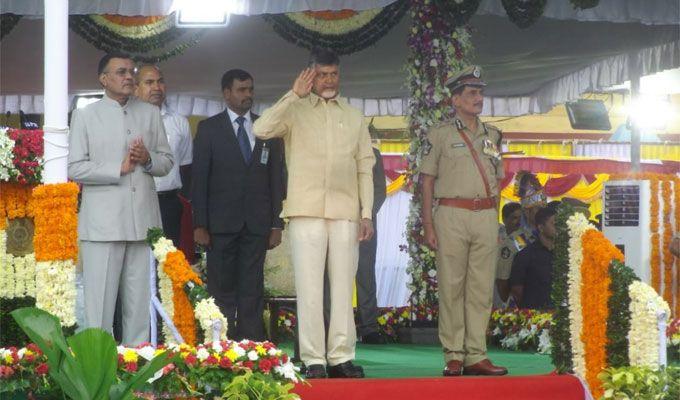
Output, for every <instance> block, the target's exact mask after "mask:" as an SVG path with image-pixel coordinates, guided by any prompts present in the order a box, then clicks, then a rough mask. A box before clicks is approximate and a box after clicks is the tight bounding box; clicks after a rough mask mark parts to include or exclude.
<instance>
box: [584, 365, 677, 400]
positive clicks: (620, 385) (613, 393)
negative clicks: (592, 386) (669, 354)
mask: <svg viewBox="0 0 680 400" xmlns="http://www.w3.org/2000/svg"><path fill="white" fill-rule="evenodd" d="M597 377H598V379H600V381H602V387H603V388H604V395H603V396H602V397H601V398H600V399H614V400H627V399H631V400H633V399H634V400H677V399H678V398H680V397H679V395H680V368H679V367H673V366H671V367H667V368H665V369H659V370H658V371H654V370H652V369H651V368H646V367H622V368H607V369H605V370H604V371H602V372H601V373H600V374H599V375H598V376H597Z"/></svg>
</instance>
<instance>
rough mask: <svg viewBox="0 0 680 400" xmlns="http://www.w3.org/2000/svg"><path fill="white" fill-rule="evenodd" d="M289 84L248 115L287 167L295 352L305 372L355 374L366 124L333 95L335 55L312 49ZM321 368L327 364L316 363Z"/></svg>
mask: <svg viewBox="0 0 680 400" xmlns="http://www.w3.org/2000/svg"><path fill="white" fill-rule="evenodd" d="M312 65H313V67H312V68H309V69H307V70H305V71H303V72H302V73H301V74H300V75H299V76H298V78H297V80H296V81H295V84H294V86H293V90H292V91H290V92H288V93H287V94H286V95H284V96H283V98H281V100H279V102H277V103H276V104H275V105H274V106H273V107H272V108H270V109H268V110H267V111H265V112H264V113H263V114H262V116H261V117H260V118H259V119H258V120H257V121H255V125H254V127H253V131H254V133H255V135H256V136H257V137H259V138H261V139H269V138H272V137H282V138H283V140H284V143H285V154H286V163H287V168H288V197H287V199H286V201H285V205H284V208H283V213H284V216H285V217H288V218H289V220H290V222H289V232H290V233H289V234H290V237H291V250H292V260H293V267H294V270H295V286H296V292H297V312H298V321H299V325H298V326H299V341H300V355H301V358H302V361H303V362H304V363H305V366H306V367H307V372H306V375H307V377H308V378H322V377H325V376H326V373H328V375H329V376H330V377H354V378H360V377H363V370H362V369H361V367H358V366H355V365H353V364H352V362H351V360H353V359H354V349H355V344H356V332H355V327H354V315H353V312H352V290H353V282H354V277H355V275H356V270H357V262H358V254H359V241H361V240H368V239H370V237H371V236H372V235H373V227H372V222H371V213H372V207H373V180H372V168H373V164H374V162H375V157H374V155H373V150H372V149H371V140H370V136H369V133H368V127H367V125H366V123H365V122H364V118H363V115H362V114H361V112H360V111H359V110H356V109H354V108H353V107H351V106H350V105H349V104H348V103H347V102H346V101H345V100H344V99H341V98H339V97H338V86H339V69H338V65H339V59H338V57H337V56H336V55H335V54H333V53H330V52H327V51H319V52H317V53H315V54H313V55H312ZM326 257H328V277H329V282H330V297H331V310H330V325H329V328H328V338H327V342H326V341H325V340H324V320H323V286H324V285H323V278H324V269H325V265H326ZM324 366H327V368H325V369H324Z"/></svg>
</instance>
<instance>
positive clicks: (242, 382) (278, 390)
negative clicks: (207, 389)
mask: <svg viewBox="0 0 680 400" xmlns="http://www.w3.org/2000/svg"><path fill="white" fill-rule="evenodd" d="M293 387H294V386H293V384H291V383H288V384H285V385H282V384H281V383H279V382H277V381H275V380H274V379H273V378H272V377H271V376H270V375H264V374H253V373H252V372H251V371H247V372H246V373H245V374H243V375H239V376H235V377H234V379H232V380H231V382H225V383H224V384H222V391H223V393H222V396H220V397H215V399H216V400H217V399H220V400H297V399H299V398H300V397H299V396H298V395H297V394H295V393H291V392H290V391H291V390H292V389H293Z"/></svg>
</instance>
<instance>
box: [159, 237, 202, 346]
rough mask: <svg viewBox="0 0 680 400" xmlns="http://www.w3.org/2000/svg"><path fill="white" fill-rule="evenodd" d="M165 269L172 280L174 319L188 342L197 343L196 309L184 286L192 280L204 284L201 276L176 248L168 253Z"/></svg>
mask: <svg viewBox="0 0 680 400" xmlns="http://www.w3.org/2000/svg"><path fill="white" fill-rule="evenodd" d="M163 270H164V271H165V273H166V274H167V275H168V276H169V277H170V279H171V280H172V293H173V296H172V298H173V305H174V311H175V313H174V315H173V318H172V321H173V322H174V324H175V327H177V330H178V331H179V333H180V335H182V338H183V339H184V341H185V342H186V343H189V344H191V345H192V346H193V345H195V344H196V320H195V318H194V309H193V307H192V306H191V302H190V301H189V297H188V296H187V294H186V293H185V292H184V286H185V285H186V284H187V282H189V281H192V282H194V283H196V284H198V285H203V282H202V281H201V278H199V277H198V275H197V274H196V273H195V272H194V271H193V270H192V269H191V267H190V266H189V263H188V262H187V259H186V257H184V253H182V252H181V251H180V250H176V251H173V252H170V253H168V255H167V256H166V258H165V263H164V264H163Z"/></svg>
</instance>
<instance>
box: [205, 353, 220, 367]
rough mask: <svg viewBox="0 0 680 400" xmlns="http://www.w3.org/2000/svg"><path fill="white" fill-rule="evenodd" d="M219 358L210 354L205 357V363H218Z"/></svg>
mask: <svg viewBox="0 0 680 400" xmlns="http://www.w3.org/2000/svg"><path fill="white" fill-rule="evenodd" d="M217 362H218V361H217V358H215V356H213V355H212V354H211V355H209V356H208V358H206V359H205V363H206V364H208V365H215V364H217Z"/></svg>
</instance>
